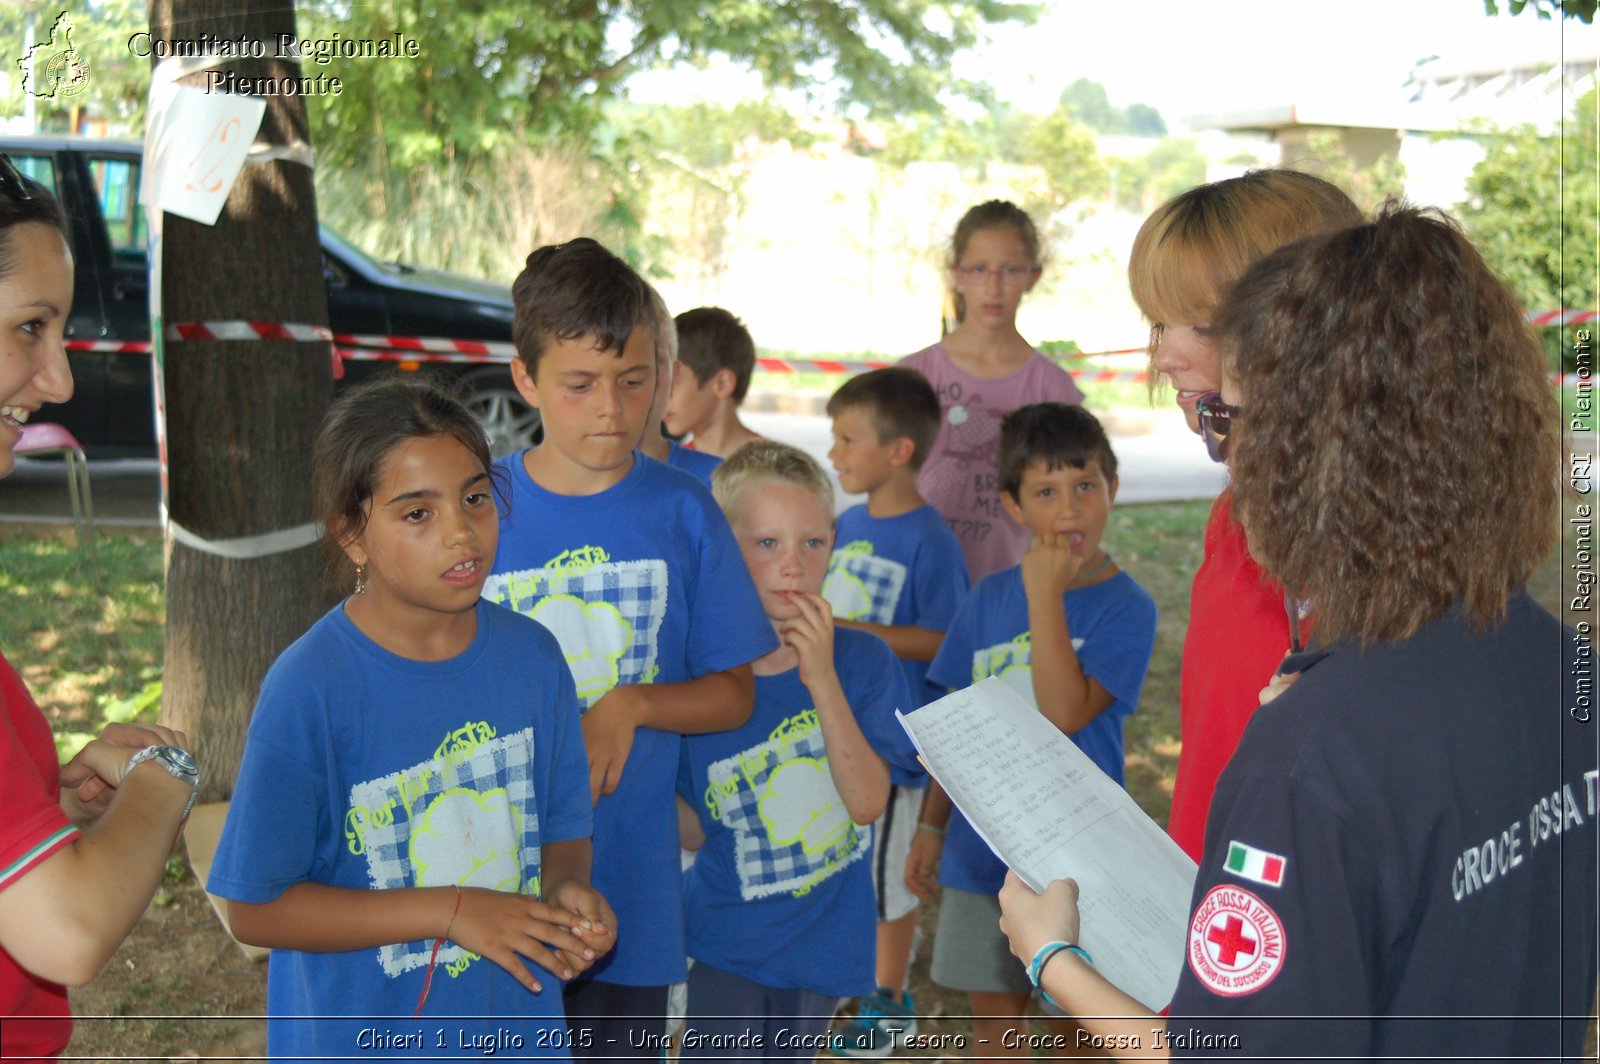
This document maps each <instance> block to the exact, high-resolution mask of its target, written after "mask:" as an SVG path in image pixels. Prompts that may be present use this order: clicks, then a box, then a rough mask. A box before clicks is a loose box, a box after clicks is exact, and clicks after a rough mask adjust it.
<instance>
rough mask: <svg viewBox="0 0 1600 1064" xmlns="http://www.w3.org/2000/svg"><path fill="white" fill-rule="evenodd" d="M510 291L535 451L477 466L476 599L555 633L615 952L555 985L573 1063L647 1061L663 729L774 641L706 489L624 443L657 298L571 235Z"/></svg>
mask: <svg viewBox="0 0 1600 1064" xmlns="http://www.w3.org/2000/svg"><path fill="white" fill-rule="evenodd" d="M512 296H513V298H514V301H515V317H514V320H513V324H512V337H513V339H514V341H515V343H516V347H517V360H516V361H514V362H513V363H512V365H511V370H512V380H513V381H514V382H515V383H516V386H517V390H518V391H519V392H521V393H522V395H523V397H524V398H525V399H527V401H528V403H529V404H530V405H532V406H534V407H536V408H538V410H539V412H540V415H541V419H542V421H543V426H544V439H543V442H541V443H540V444H539V445H538V446H536V447H533V448H530V449H529V450H526V451H523V452H522V453H520V454H515V455H510V456H507V457H506V458H502V459H500V460H499V462H497V463H496V464H497V465H498V466H499V467H500V468H501V469H503V470H504V472H505V474H506V477H507V480H508V481H509V483H510V498H509V500H508V506H507V507H506V510H505V512H504V514H503V515H502V517H501V521H500V552H499V555H498V556H497V557H496V559H495V563H494V569H493V574H492V575H491V576H490V578H489V581H488V583H487V584H485V586H484V591H483V594H484V596H485V597H486V598H489V599H491V600H493V601H495V602H499V603H501V604H503V605H506V606H509V607H510V608H511V609H513V610H516V611H517V612H518V613H523V614H526V615H527V616H530V617H532V618H533V619H534V620H536V621H539V622H541V623H543V624H544V625H545V626H546V627H547V628H549V629H550V630H551V632H553V633H554V634H555V636H556V638H557V640H558V641H559V642H560V644H561V650H562V653H563V655H564V656H565V658H566V660H567V665H568V667H569V668H571V670H572V675H573V679H574V681H575V683H576V686H577V692H578V701H579V705H580V707H581V708H582V710H583V713H584V716H583V738H584V745H585V747H586V748H587V752H588V756H589V766H590V767H589V781H590V791H591V794H592V796H593V797H594V799H595V801H596V806H595V810H594V882H595V886H596V889H597V890H599V891H600V892H601V893H602V894H603V895H604V896H605V897H606V898H607V899H608V900H609V901H610V902H611V905H612V908H613V909H614V910H615V912H616V916H617V943H616V947H615V948H614V949H613V951H612V952H611V953H610V954H609V955H608V956H607V957H606V958H605V959H604V962H603V963H600V964H596V965H595V966H594V967H593V968H591V969H590V970H589V971H588V972H586V973H584V977H583V978H581V979H579V980H576V981H574V982H572V983H570V984H569V985H568V986H567V988H566V1005H567V1017H568V1022H569V1024H570V1026H571V1028H572V1030H573V1036H574V1037H573V1050H574V1053H575V1054H576V1055H579V1056H590V1055H600V1056H608V1057H616V1056H617V1055H618V1054H623V1055H627V1053H628V1051H629V1049H633V1050H635V1051H636V1053H637V1055H638V1056H640V1057H641V1058H642V1059H654V1058H655V1057H656V1056H657V1055H658V1052H659V1043H660V1040H661V1037H662V1034H663V1032H664V1030H665V1024H666V1003H667V988H668V987H669V986H670V985H671V984H672V983H676V982H681V981H682V980H683V979H684V977H685V974H686V963H685V951H684V937H683V904H682V899H683V895H682V877H681V875H680V870H679V863H678V831H677V814H676V807H675V802H674V799H673V793H672V791H673V780H674V777H675V773H676V770H677V763H678V746H679V742H680V736H682V735H685V734H696V733H701V732H717V731H723V730H726V729H728V728H735V727H738V726H739V725H741V724H743V723H744V722H745V721H746V720H748V719H749V716H750V711H751V708H752V706H753V703H754V696H755V680H754V678H753V676H752V674H751V671H750V662H752V661H754V660H755V659H756V658H759V657H761V656H762V655H763V654H766V653H767V652H769V651H770V650H772V649H773V647H774V646H776V644H777V640H776V638H775V637H774V636H773V633H772V628H771V626H770V625H768V624H767V623H766V616H765V614H764V613H763V612H762V609H761V603H760V600H759V599H757V597H756V594H755V589H754V587H752V586H751V583H750V576H749V573H748V572H746V570H745V567H744V565H743V563H742V560H741V559H740V557H739V551H738V548H737V547H736V546H735V544H734V542H733V535H732V533H731V532H730V530H729V529H728V523H727V521H726V520H725V519H724V518H723V516H722V513H721V511H719V510H718V509H717V505H716V503H715V501H714V500H713V499H712V498H711V494H710V492H708V491H707V490H706V489H705V488H704V487H702V486H701V485H700V484H699V483H698V482H697V481H696V480H695V479H694V478H693V477H692V476H689V475H687V474H684V473H682V472H679V471H677V470H673V469H669V468H668V467H667V466H665V465H663V464H662V463H660V462H657V461H655V460H654V459H652V458H648V457H646V456H644V455H641V454H638V453H637V452H635V450H634V447H635V445H636V444H637V443H638V441H639V438H640V435H641V433H642V432H643V431H644V428H645V422H646V419H647V417H648V414H649V410H650V407H651V404H652V400H653V399H654V397H655V393H656V385H657V379H656V367H657V359H658V357H659V352H658V348H659V344H660V343H661V342H662V336H663V333H664V330H663V329H662V328H660V327H659V326H658V324H657V323H658V322H659V321H661V320H662V319H663V318H664V316H665V308H664V305H663V304H662V303H661V299H660V296H659V295H657V294H656V292H655V290H654V289H652V288H651V287H650V285H649V284H647V283H646V282H645V281H644V279H643V278H641V277H640V276H639V275H638V274H637V273H635V272H634V271H633V270H632V269H631V268H630V267H629V266H628V265H627V263H625V262H623V261H622V260H621V259H619V258H617V257H616V256H615V255H612V254H611V253H610V252H609V251H607V250H606V249H605V248H603V247H601V246H600V245H599V244H598V243H596V242H595V241H593V240H589V239H581V238H580V239H578V240H573V241H570V242H568V243H566V244H560V245H556V246H552V247H544V248H540V249H539V250H538V251H535V252H534V253H533V254H532V255H529V256H528V262H527V266H526V267H525V268H524V270H523V271H522V274H521V275H520V276H519V277H518V278H517V281H516V283H515V285H513V287H512ZM492 694H493V692H485V695H486V697H492ZM651 1045H655V1046H656V1047H657V1048H656V1049H655V1050H651V1049H648V1048H642V1047H647V1046H651Z"/></svg>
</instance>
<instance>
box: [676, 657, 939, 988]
mask: <svg viewBox="0 0 1600 1064" xmlns="http://www.w3.org/2000/svg"><path fill="white" fill-rule="evenodd" d="M894 661H895V658H894V653H893V651H891V650H890V649H889V645H888V644H887V643H885V642H884V641H883V640H882V639H879V638H878V637H877V636H875V635H873V634H872V633H870V632H854V631H850V630H849V629H845V628H839V629H835V630H834V633H833V664H834V668H835V670H836V671H837V672H838V674H839V684H840V686H841V687H843V688H844V695H845V698H846V699H847V700H848V701H849V703H850V709H851V712H853V713H854V714H855V718H856V721H857V723H859V724H860V726H861V731H862V734H863V735H865V736H866V739H867V742H868V743H869V744H871V746H872V748H873V750H875V751H877V753H878V755H879V756H880V757H882V758H883V759H884V760H885V761H888V762H889V763H890V765H891V766H894V765H899V766H901V767H904V766H906V765H907V764H911V765H915V764H916V751H915V749H914V748H913V747H912V745H911V741H910V739H909V738H908V737H907V736H906V733H905V730H904V729H903V728H901V727H900V722H899V721H897V720H895V716H894V713H895V710H897V709H898V710H900V711H901V712H910V709H909V708H908V707H909V706H910V697H911V694H910V692H909V691H908V690H907V688H906V683H905V677H904V674H903V673H901V671H900V670H899V669H897V668H895V666H894ZM683 748H684V758H683V769H682V771H681V772H680V774H679V780H678V790H679V793H680V794H682V795H683V797H684V799H685V800H686V801H687V802H688V803H689V804H690V805H691V806H693V807H694V808H695V809H696V810H697V811H698V812H699V814H700V826H701V828H702V829H703V830H704V831H705V833H706V841H705V845H704V846H703V847H701V849H700V852H699V853H698V854H696V855H695V862H694V864H693V865H692V866H691V867H690V869H689V871H688V873H687V874H686V875H685V877H684V883H685V885H684V902H685V907H686V908H687V910H688V914H689V955H690V956H691V957H693V958H694V959H695V960H697V961H704V962H705V963H707V964H710V965H714V966H715V967H718V968H721V969H723V970H724V971H729V972H734V973H736V974H738V975H742V976H744V977H745V978H746V979H750V980H752V981H754V982H756V983H759V984H761V985H762V986H767V987H775V988H781V989H788V990H794V989H799V990H811V991H814V992H816V993H819V994H829V995H838V996H841V997H844V996H860V995H862V994H866V993H870V992H871V990H872V988H873V986H874V982H873V967H874V964H875V951H876V946H875V944H874V943H875V939H874V936H873V928H874V927H875V926H876V921H877V913H876V909H875V906H874V902H873V896H872V891H873V888H872V861H871V856H872V828H871V826H870V825H867V826H862V825H858V824H856V823H854V822H853V821H852V820H851V819H850V814H849V813H848V812H846V810H845V807H844V802H843V800H842V799H841V798H840V797H839V793H838V791H837V790H835V789H834V786H833V778H832V777H831V776H830V775H829V773H828V754H827V749H826V747H825V746H824V744H823V740H822V726H821V724H820V723H819V722H818V720H817V711H816V703H815V700H814V699H812V697H811V693H810V692H809V691H807V690H806V687H805V685H804V684H802V683H801V682H800V670H799V669H798V668H794V669H790V670H788V671H787V672H782V673H779V674H778V675H776V676H757V677H756V711H755V714H754V715H753V716H752V717H751V718H750V721H749V723H747V724H746V725H745V726H744V727H742V728H739V729H737V730H735V731H731V732H719V733H717V734H713V735H691V736H688V737H686V738H685V739H684V741H683Z"/></svg>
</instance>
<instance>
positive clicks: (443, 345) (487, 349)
mask: <svg viewBox="0 0 1600 1064" xmlns="http://www.w3.org/2000/svg"><path fill="white" fill-rule="evenodd" d="M333 338H334V339H335V340H337V341H338V342H339V343H341V344H348V345H352V346H354V347H371V348H378V349H383V350H389V351H413V352H425V353H429V354H442V355H494V356H498V357H496V358H495V359H494V360H493V361H498V362H509V361H510V360H511V359H512V358H515V357H516V354H517V348H516V345H515V344H512V343H509V342H507V341H503V340H452V339H450V338H449V337H444V336H371V335H360V334H354V333H337V334H335V335H334V337H333Z"/></svg>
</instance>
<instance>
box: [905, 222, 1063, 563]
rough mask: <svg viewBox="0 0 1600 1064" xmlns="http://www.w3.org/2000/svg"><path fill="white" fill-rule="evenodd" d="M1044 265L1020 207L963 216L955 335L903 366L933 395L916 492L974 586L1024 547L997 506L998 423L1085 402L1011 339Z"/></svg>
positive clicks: (953, 257)
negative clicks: (1030, 408)
mask: <svg viewBox="0 0 1600 1064" xmlns="http://www.w3.org/2000/svg"><path fill="white" fill-rule="evenodd" d="M1041 259H1042V249H1041V247H1040V243H1039V231H1038V229H1037V228H1035V227H1034V224H1033V219H1032V218H1030V217H1028V214H1027V212H1026V211H1024V210H1022V208H1020V207H1018V206H1017V205H1016V204H1014V203H1009V202H1007V201H1005V200H990V201H988V202H987V203H980V204H978V205H977V206H976V207H973V208H972V209H971V210H969V211H967V213H966V214H964V215H962V217H961V221H960V222H959V223H958V224H957V225H956V231H955V235H954V237H953V238H952V239H951V242H950V256H949V259H948V260H947V262H946V269H947V275H946V280H947V281H948V283H949V285H950V291H951V293H952V295H953V297H954V301H955V316H956V327H955V328H954V329H952V330H951V331H950V332H949V333H947V334H946V335H945V337H944V339H942V340H940V341H939V342H938V343H936V344H934V345H933V346H932V347H928V348H924V349H923V350H921V351H918V352H917V353H916V354H914V355H909V356H907V357H906V358H904V359H901V362H900V364H901V365H903V366H909V367H911V368H912V369H914V370H917V371H918V372H919V373H921V374H922V375H923V376H924V377H927V378H928V380H929V381H930V382H931V383H932V384H933V388H934V391H935V392H937V393H938V395H939V410H940V414H941V415H942V419H941V421H940V425H939V438H938V440H937V441H936V442H935V443H934V445H933V450H932V452H930V454H929V455H928V460H927V461H926V462H925V463H923V466H922V470H921V472H920V473H918V474H917V490H918V491H919V492H921V494H922V497H923V498H924V499H926V500H927V501H928V502H929V503H930V504H931V505H932V506H933V508H934V509H936V510H938V511H939V512H940V513H941V514H943V515H944V518H945V520H946V521H949V522H950V527H951V529H953V530H954V531H955V534H956V539H958V540H960V541H961V549H962V552H963V553H964V555H965V557H966V561H967V575H968V577H969V578H970V579H971V580H972V582H973V583H977V582H978V581H979V580H981V579H982V578H983V577H985V576H988V575H989V574H990V573H992V572H997V571H998V570H1001V569H1009V568H1010V567H1011V566H1013V565H1016V564H1018V563H1019V562H1021V561H1022V554H1023V552H1024V551H1026V550H1027V549H1028V541H1029V537H1028V530H1027V529H1025V528H1023V527H1022V526H1021V525H1019V524H1017V523H1016V522H1015V521H1012V520H1011V519H1010V518H1009V517H1007V516H1006V515H1005V512H1004V511H1003V510H1002V509H1001V508H1000V489H999V487H998V486H997V484H996V481H995V449H996V447H997V446H998V445H999V442H1000V420H1001V418H1003V417H1005V416H1006V415H1007V414H1008V413H1010V412H1011V411H1013V410H1015V409H1016V408H1017V407H1019V406H1026V405H1028V404H1029V403H1044V402H1058V403H1072V404H1078V403H1082V402H1083V393H1082V392H1080V391H1079V390H1078V386H1077V385H1076V384H1074V383H1073V382H1072V377H1071V376H1070V375H1069V374H1068V373H1067V371H1066V370H1064V369H1062V368H1061V367H1060V366H1058V365H1056V364H1055V363H1054V362H1052V361H1050V359H1048V358H1046V357H1045V356H1044V355H1042V354H1040V353H1039V352H1038V351H1036V350H1034V347H1033V345H1032V344H1030V343H1028V341H1027V340H1025V339H1023V337H1022V334H1021V333H1019V332H1018V331H1017V308H1018V307H1020V306H1021V305H1022V297H1023V296H1025V295H1027V294H1028V293H1029V292H1030V291H1032V290H1033V286H1034V285H1036V284H1038V283H1039V275H1040V273H1041V270H1042V261H1041Z"/></svg>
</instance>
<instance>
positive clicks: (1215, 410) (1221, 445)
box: [1194, 392, 1244, 462]
mask: <svg viewBox="0 0 1600 1064" xmlns="http://www.w3.org/2000/svg"><path fill="white" fill-rule="evenodd" d="M1194 408H1195V412H1196V413H1198V414H1199V415H1200V436H1201V438H1202V439H1204V440H1205V441H1206V453H1208V454H1209V455H1211V460H1212V461H1213V462H1226V461H1227V460H1228V431H1229V430H1230V429H1231V428H1232V427H1233V422H1234V419H1235V418H1238V417H1241V416H1243V414H1244V411H1243V409H1242V408H1240V407H1237V406H1232V405H1230V404H1228V403H1224V402H1223V401H1222V396H1221V395H1220V394H1218V393H1217V392H1207V393H1206V394H1204V395H1202V396H1201V397H1200V398H1199V399H1197V400H1195V404H1194Z"/></svg>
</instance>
